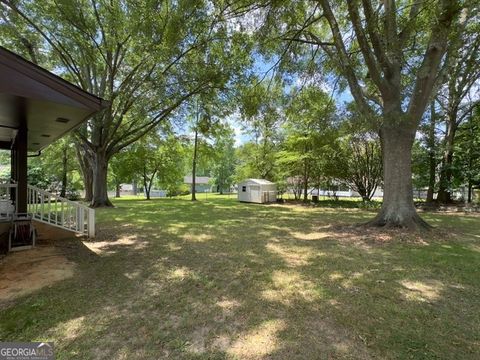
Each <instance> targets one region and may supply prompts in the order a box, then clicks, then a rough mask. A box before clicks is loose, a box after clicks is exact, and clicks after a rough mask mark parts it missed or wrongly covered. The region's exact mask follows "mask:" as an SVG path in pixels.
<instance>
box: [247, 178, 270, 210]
mask: <svg viewBox="0 0 480 360" xmlns="http://www.w3.org/2000/svg"><path fill="white" fill-rule="evenodd" d="M238 201H243V202H253V203H259V204H263V203H268V202H275V201H277V185H276V184H275V183H273V182H271V181H268V180H264V179H246V180H244V181H242V182H241V183H239V184H238Z"/></svg>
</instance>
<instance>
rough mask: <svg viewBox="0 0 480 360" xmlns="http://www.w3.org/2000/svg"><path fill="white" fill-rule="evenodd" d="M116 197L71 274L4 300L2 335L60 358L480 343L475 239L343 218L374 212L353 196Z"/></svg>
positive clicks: (329, 351) (429, 349)
mask: <svg viewBox="0 0 480 360" xmlns="http://www.w3.org/2000/svg"><path fill="white" fill-rule="evenodd" d="M116 205H117V207H116V208H115V209H108V210H100V211H99V212H98V219H99V236H98V238H97V239H96V240H95V241H93V242H87V243H85V245H84V244H82V243H79V242H72V243H69V244H67V245H68V246H66V247H65V252H66V253H67V254H68V256H69V258H70V259H71V260H72V261H74V262H76V263H77V271H76V272H75V276H74V277H73V278H72V279H69V280H65V281H62V282H60V283H58V284H56V285H54V286H52V287H51V288H49V289H43V290H41V291H39V292H37V293H35V294H34V295H31V296H29V297H25V298H22V299H20V300H19V301H18V303H17V304H16V305H15V306H12V307H10V308H8V309H5V310H3V311H2V313H1V315H0V324H1V325H0V329H1V330H0V337H1V338H2V339H9V340H32V339H45V340H46V339H54V340H55V341H56V347H57V348H58V351H59V356H58V358H75V357H78V358H81V359H87V358H92V359H101V358H105V359H110V358H128V359H132V358H138V359H144V358H167V357H169V358H174V359H215V358H218V359H226V358H242V359H246V358H249V359H250V358H251V359H264V358H272V359H312V358H325V359H329V358H357V359H358V358H408V357H414V358H422V359H424V358H441V357H445V358H452V357H455V358H472V359H473V358H476V357H477V356H478V355H479V349H478V342H476V341H477V340H476V339H478V336H479V329H478V323H479V320H480V319H479V318H478V316H479V315H478V314H479V313H480V311H479V310H480V308H479V304H478V301H477V299H478V291H479V285H478V277H477V276H478V270H477V269H478V268H479V265H480V253H479V252H475V251H472V249H471V248H470V247H469V246H470V243H468V242H467V243H463V242H461V241H459V239H455V241H443V242H435V240H434V239H428V241H426V242H425V243H423V244H420V243H419V244H417V243H405V242H401V241H391V242H388V241H386V242H385V243H383V244H382V245H379V244H378V243H376V242H372V241H369V239H368V238H367V239H364V238H361V236H360V235H359V234H358V233H356V232H354V231H349V230H348V226H347V227H344V228H341V227H339V228H335V229H334V231H332V227H331V224H339V223H340V224H346V225H348V224H353V223H356V222H359V221H363V220H366V219H367V218H368V217H370V216H371V214H369V213H365V212H361V211H356V210H348V209H346V210H344V211H333V210H332V209H316V208H305V207H292V206H281V205H270V206H261V205H260V206H259V205H254V204H239V203H237V202H235V201H234V200H228V199H227V200H225V199H214V200H212V201H200V202H196V203H191V202H189V201H182V200H152V201H150V202H147V201H130V200H124V201H119V202H117V204H116ZM432 219H433V218H432ZM434 219H438V217H434ZM442 219H443V218H440V221H439V222H440V223H442ZM477 225H478V223H477ZM342 229H343V230H342ZM476 234H478V230H477V232H476Z"/></svg>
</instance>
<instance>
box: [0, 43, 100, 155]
mask: <svg viewBox="0 0 480 360" xmlns="http://www.w3.org/2000/svg"><path fill="white" fill-rule="evenodd" d="M107 105H108V102H107V101H105V100H103V99H101V98H99V97H97V96H95V95H92V94H90V93H88V92H86V91H84V90H82V89H80V88H79V87H77V86H75V85H73V84H71V83H69V82H68V81H66V80H64V79H62V78H61V77H59V76H57V75H55V74H53V73H51V72H49V71H47V70H45V69H43V68H41V67H39V66H37V65H35V64H33V63H31V62H30V61H27V60H25V59H23V58H22V57H20V56H18V55H16V54H14V53H12V52H11V51H9V50H7V49H5V48H3V47H0V148H3V149H9V148H11V145H12V142H13V141H14V139H15V135H16V132H17V130H18V129H19V127H20V122H21V119H26V126H27V129H28V144H27V148H28V150H29V151H40V150H42V149H43V148H45V147H46V146H47V145H49V144H51V143H52V142H54V141H55V140H57V139H59V138H60V137H62V136H63V135H65V134H66V133H68V132H70V131H72V130H73V129H75V128H76V127H78V126H79V125H80V124H82V123H83V122H84V121H85V120H87V119H88V118H89V117H91V116H92V115H93V114H95V113H96V112H98V111H100V110H101V109H103V108H105V107H106V106H107Z"/></svg>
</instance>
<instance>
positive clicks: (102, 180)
mask: <svg viewBox="0 0 480 360" xmlns="http://www.w3.org/2000/svg"><path fill="white" fill-rule="evenodd" d="M92 165H93V168H92V170H93V198H92V201H91V202H90V206H91V207H94V208H96V207H111V206H113V205H112V203H111V202H110V200H109V199H108V193H107V191H108V189H107V170H108V158H107V155H106V154H105V152H104V151H97V152H96V153H95V154H94V155H93V164H92Z"/></svg>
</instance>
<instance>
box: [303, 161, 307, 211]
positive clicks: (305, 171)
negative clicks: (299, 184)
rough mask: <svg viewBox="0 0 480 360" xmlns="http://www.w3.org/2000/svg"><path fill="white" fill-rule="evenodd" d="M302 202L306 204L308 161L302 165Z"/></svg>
mask: <svg viewBox="0 0 480 360" xmlns="http://www.w3.org/2000/svg"><path fill="white" fill-rule="evenodd" d="M303 201H304V202H308V160H307V159H305V160H304V164H303Z"/></svg>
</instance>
